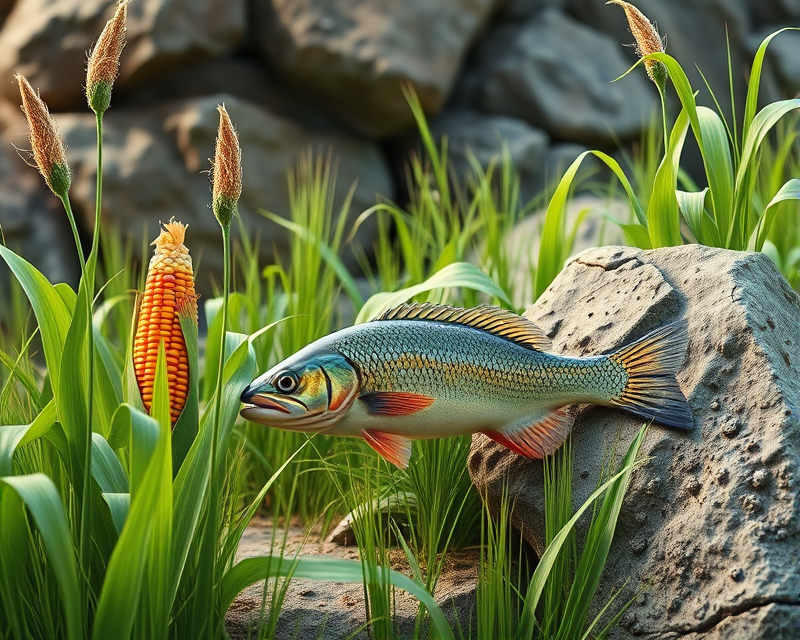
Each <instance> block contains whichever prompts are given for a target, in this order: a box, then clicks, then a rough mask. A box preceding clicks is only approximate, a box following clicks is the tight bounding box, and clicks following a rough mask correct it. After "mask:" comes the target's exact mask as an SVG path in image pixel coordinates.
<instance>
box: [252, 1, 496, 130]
mask: <svg viewBox="0 0 800 640" xmlns="http://www.w3.org/2000/svg"><path fill="white" fill-rule="evenodd" d="M493 4H494V0H459V1H458V2H447V3H431V2H428V1H427V0H416V1H410V0H409V1H406V2H399V1H397V0H272V2H268V1H267V0H258V1H257V2H256V3H255V10H256V13H255V15H256V29H257V36H256V37H257V44H258V46H259V47H260V48H261V49H262V50H263V51H264V53H265V54H266V56H267V57H268V58H269V60H270V61H271V62H272V64H273V65H274V66H275V67H276V68H277V69H278V70H279V71H280V72H281V73H282V74H283V75H284V76H285V77H286V78H287V79H288V80H289V82H290V83H291V84H292V85H294V86H296V87H298V88H299V89H300V90H302V91H303V92H305V93H307V94H308V95H311V96H313V97H315V98H316V99H317V100H318V101H320V103H321V104H324V105H325V107H326V108H327V109H329V110H330V111H332V112H333V113H335V114H336V115H337V116H338V117H339V118H340V119H341V120H342V121H343V122H345V123H346V124H347V125H348V126H350V127H353V128H354V129H356V130H357V131H361V132H363V133H366V134H368V135H370V136H373V137H378V138H380V137H384V136H387V135H390V134H395V133H400V132H402V131H404V130H406V129H408V128H410V127H411V126H412V125H413V119H412V116H411V111H410V110H409V108H408V104H407V102H406V99H405V98H404V96H403V93H402V87H403V85H404V83H410V84H411V85H413V87H414V89H415V90H416V92H417V95H418V96H419V99H420V102H421V103H422V105H423V107H424V109H425V111H426V112H427V113H431V114H432V113H436V112H438V111H439V110H440V109H441V107H442V105H443V104H444V101H445V99H446V98H447V95H448V94H449V92H450V90H451V88H452V86H453V83H454V81H455V78H456V75H457V73H458V71H459V68H460V66H461V61H462V59H463V57H464V54H465V53H466V50H467V47H468V46H469V45H470V44H471V43H472V41H473V39H474V38H475V37H476V35H477V34H478V33H479V31H480V30H481V28H482V27H483V25H484V23H485V21H486V20H487V18H488V16H489V13H490V11H491V9H492V6H493Z"/></svg>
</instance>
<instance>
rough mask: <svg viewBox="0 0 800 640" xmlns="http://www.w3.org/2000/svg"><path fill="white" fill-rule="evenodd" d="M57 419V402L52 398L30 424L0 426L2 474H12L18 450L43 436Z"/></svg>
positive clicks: (0, 471)
mask: <svg viewBox="0 0 800 640" xmlns="http://www.w3.org/2000/svg"><path fill="white" fill-rule="evenodd" d="M55 421H56V403H55V400H51V401H50V402H48V403H47V404H46V405H45V407H44V409H42V411H41V412H40V413H39V415H38V416H36V418H35V419H34V420H33V422H31V423H30V424H28V425H10V426H5V427H0V476H8V475H11V473H12V468H13V462H14V453H15V452H16V450H17V449H18V448H19V447H21V446H23V445H26V444H28V443H29V442H33V441H34V440H35V439H36V438H41V437H42V436H43V435H45V434H46V433H47V432H48V430H49V429H50V427H52V426H53V424H54V423H55Z"/></svg>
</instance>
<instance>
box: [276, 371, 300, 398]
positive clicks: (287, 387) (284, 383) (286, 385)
mask: <svg viewBox="0 0 800 640" xmlns="http://www.w3.org/2000/svg"><path fill="white" fill-rule="evenodd" d="M299 384H300V381H299V380H298V379H297V376H296V375H295V374H293V373H292V372H291V371H282V372H281V373H279V374H278V375H277V377H276V378H275V385H274V386H275V388H276V389H277V390H278V391H280V392H281V393H291V392H292V391H294V390H295V389H297V386H298V385H299Z"/></svg>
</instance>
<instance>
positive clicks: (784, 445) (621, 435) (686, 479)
mask: <svg viewBox="0 0 800 640" xmlns="http://www.w3.org/2000/svg"><path fill="white" fill-rule="evenodd" d="M526 315H527V316H528V317H530V318H531V319H532V320H534V321H535V322H537V323H538V324H540V325H541V326H542V327H543V329H544V330H545V331H546V332H547V334H548V335H550V336H551V337H552V338H553V341H554V344H555V350H556V351H557V352H563V353H570V354H579V355H588V354H595V353H601V352H604V351H608V350H612V349H614V348H616V347H618V346H620V345H622V344H625V343H627V342H630V341H632V340H633V339H635V338H638V337H640V336H642V335H643V334H645V333H646V332H648V331H650V330H652V329H654V328H655V327H657V326H659V325H662V324H664V323H667V322H670V321H672V320H676V319H678V318H681V317H685V318H686V319H687V320H688V322H689V335H690V339H689V346H688V350H687V356H686V359H685V361H684V364H683V368H682V370H681V371H680V373H679V374H678V382H679V384H680V385H681V388H682V389H683V391H684V393H685V394H686V397H687V398H688V399H689V403H690V404H691V406H692V410H693V413H694V418H695V428H694V430H693V431H691V432H678V431H675V430H669V429H666V428H662V427H659V426H653V427H651V428H650V429H649V431H648V433H647V437H646V439H645V442H644V445H643V447H642V456H643V457H648V458H649V460H648V461H647V462H646V463H645V464H644V465H643V466H642V467H641V468H639V469H638V470H637V471H636V472H635V473H634V475H633V478H632V482H631V485H630V488H629V491H628V495H627V497H626V500H625V504H624V506H623V509H622V512H621V515H620V520H619V524H618V527H617V532H616V537H615V541H614V544H613V546H612V548H611V554H610V560H609V562H608V565H607V568H606V573H605V575H604V579H603V580H602V582H601V586H600V590H599V594H598V598H597V600H596V601H597V602H606V601H607V600H608V598H609V597H610V595H611V594H612V593H613V591H614V590H616V589H618V588H620V587H622V586H623V584H624V583H625V581H626V580H628V579H630V581H629V582H628V584H627V586H626V587H625V588H624V589H623V592H622V595H621V597H620V602H626V601H627V600H628V599H629V598H631V597H632V596H633V595H634V594H635V593H636V592H637V590H641V591H642V594H641V595H640V596H639V597H638V598H637V599H636V601H635V603H634V604H633V605H632V606H631V608H630V609H629V610H628V612H627V613H626V614H625V616H624V617H623V619H622V621H621V624H620V626H619V627H618V628H617V629H616V631H615V635H614V636H613V637H616V638H631V637H638V636H642V635H646V636H647V637H648V638H657V639H659V640H661V639H664V640H666V639H668V638H677V637H689V638H692V639H697V640H699V638H713V639H714V640H716V639H722V638H726V639H734V638H737V639H738V638H747V639H748V640H754V639H755V640H758V639H767V638H768V639H769V640H775V639H777V638H781V639H782V638H787V639H788V638H797V637H800V626H799V625H800V527H799V526H798V522H799V515H800V423H799V422H798V419H800V379H799V378H798V364H799V363H800V349H798V345H800V302H798V296H797V294H796V293H794V292H793V291H792V290H791V289H790V287H789V285H788V284H787V283H786V282H785V280H784V279H783V278H782V277H781V276H780V275H779V273H778V271H777V270H776V269H775V267H774V266H773V265H772V263H771V262H770V261H769V260H768V259H767V258H766V257H765V256H763V255H760V254H751V253H737V252H730V251H724V250H719V249H711V248H708V247H701V246H698V245H689V246H683V247H677V248H671V249H660V250H656V251H640V250H638V249H631V248H621V247H606V248H602V249H593V250H589V251H586V252H584V253H582V254H580V255H578V256H577V257H575V258H574V259H573V260H572V261H571V262H570V263H569V264H568V265H567V266H566V268H565V269H564V271H563V272H562V273H561V274H560V275H559V276H558V278H557V279H556V280H555V281H554V282H553V284H552V285H551V287H550V288H549V289H548V290H547V291H546V292H545V293H544V294H543V295H542V297H541V298H540V299H539V301H538V302H537V303H536V305H534V306H533V307H532V308H531V309H530V310H529V311H528V313H527V314H526ZM577 413H578V417H577V420H576V422H575V428H574V436H573V453H574V460H573V466H574V477H573V483H574V484H573V494H574V501H575V502H574V506H575V507H577V506H579V505H580V504H582V503H583V501H584V500H585V499H586V498H587V497H588V496H589V494H590V493H591V492H592V491H593V490H594V488H595V487H596V482H597V478H598V476H599V472H600V468H601V465H602V464H603V463H604V461H607V460H608V456H609V455H611V453H610V452H611V451H612V449H613V447H614V443H617V446H616V456H617V458H618V457H619V456H621V455H622V453H623V452H624V450H625V449H626V448H627V445H628V443H629V442H630V441H631V439H632V438H633V436H634V434H635V433H636V431H637V430H638V428H639V426H640V421H639V420H637V419H636V418H633V417H630V416H628V415H626V414H625V413H623V412H621V411H616V410H611V409H604V408H599V407H581V408H578V410H577ZM470 473H471V475H472V478H473V480H474V481H475V483H476V484H477V485H478V487H479V488H481V489H482V490H484V491H488V495H489V498H490V503H491V500H492V497H494V498H495V499H496V498H497V496H498V493H499V490H500V486H501V481H502V479H503V478H508V480H509V482H510V487H511V494H512V499H513V500H516V511H515V514H514V519H515V524H516V526H517V527H518V528H520V529H521V531H522V533H523V535H524V536H525V537H526V538H527V539H528V540H529V541H530V542H531V543H532V544H533V545H534V547H536V548H537V549H539V550H541V548H542V535H543V530H544V527H543V514H542V505H543V495H542V484H541V483H542V472H541V463H540V462H539V461H532V460H526V459H523V458H520V457H519V456H517V455H515V454H513V453H511V452H509V451H507V450H505V449H504V448H502V447H501V446H499V445H496V444H495V443H493V442H491V441H489V440H488V438H485V437H484V436H476V437H475V439H474V441H473V449H472V453H471V457H470Z"/></svg>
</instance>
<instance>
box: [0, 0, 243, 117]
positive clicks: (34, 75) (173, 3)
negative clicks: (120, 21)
mask: <svg viewBox="0 0 800 640" xmlns="http://www.w3.org/2000/svg"><path fill="white" fill-rule="evenodd" d="M114 4H115V2H114V1H113V0H17V2H16V3H15V5H14V8H13V9H12V11H11V13H10V14H9V15H8V17H7V19H6V21H5V23H4V24H3V28H2V30H0V77H2V78H3V79H4V81H3V82H2V83H0V88H1V90H2V95H4V96H5V97H6V99H12V100H17V97H18V90H17V87H16V84H15V83H12V82H6V81H5V79H10V78H11V76H12V73H13V72H14V71H19V72H20V73H22V74H23V75H25V76H26V77H27V78H28V80H29V81H30V82H31V84H32V85H33V87H34V88H36V89H39V90H40V91H41V95H42V97H43V98H44V99H45V100H46V101H47V103H48V104H49V106H50V108H51V109H52V110H56V111H58V110H67V109H82V108H84V105H85V102H86V99H85V97H84V94H83V86H84V84H85V81H86V71H85V65H86V52H87V51H88V50H89V49H90V47H91V45H92V43H93V42H94V41H95V40H96V38H97V37H98V36H99V34H100V31H101V30H102V28H103V26H104V25H105V23H106V21H107V20H109V19H110V18H111V16H112V15H113V13H114ZM244 33H245V3H244V0H137V1H136V2H131V4H130V6H129V7H128V33H127V40H128V44H127V45H126V46H125V50H124V51H123V53H122V65H121V70H120V78H119V80H118V81H117V88H119V87H123V86H125V85H128V86H134V85H140V84H141V83H143V82H146V81H149V80H150V79H152V78H153V77H154V76H156V75H158V74H163V73H165V72H167V71H169V70H171V69H174V68H175V67H178V66H181V65H187V64H189V63H190V62H197V61H198V60H201V59H204V58H209V57H212V56H218V55H221V54H223V53H225V52H227V51H230V50H232V49H233V48H234V47H236V46H237V45H238V44H239V43H241V42H242V41H243V39H244Z"/></svg>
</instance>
